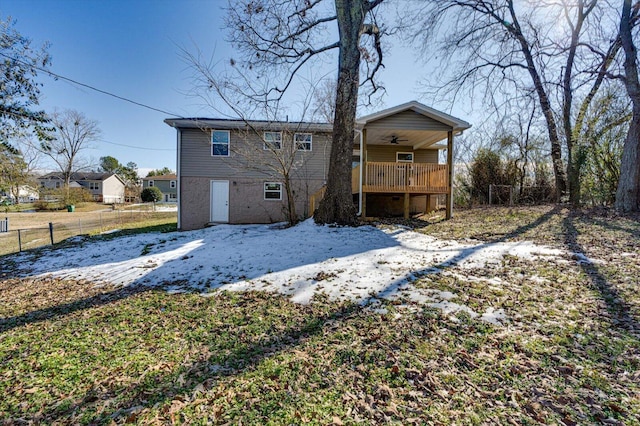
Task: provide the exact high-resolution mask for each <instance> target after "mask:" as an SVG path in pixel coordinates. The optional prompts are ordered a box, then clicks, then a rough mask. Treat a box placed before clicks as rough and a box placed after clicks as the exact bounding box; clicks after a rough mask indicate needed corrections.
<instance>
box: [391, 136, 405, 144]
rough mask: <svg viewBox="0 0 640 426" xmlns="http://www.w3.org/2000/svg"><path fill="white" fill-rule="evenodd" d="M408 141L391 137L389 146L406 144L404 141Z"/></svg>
mask: <svg viewBox="0 0 640 426" xmlns="http://www.w3.org/2000/svg"><path fill="white" fill-rule="evenodd" d="M408 140H409V139H400V138H398V137H397V136H394V135H392V136H391V140H390V141H389V143H390V144H391V145H398V143H400V142H406V141H408Z"/></svg>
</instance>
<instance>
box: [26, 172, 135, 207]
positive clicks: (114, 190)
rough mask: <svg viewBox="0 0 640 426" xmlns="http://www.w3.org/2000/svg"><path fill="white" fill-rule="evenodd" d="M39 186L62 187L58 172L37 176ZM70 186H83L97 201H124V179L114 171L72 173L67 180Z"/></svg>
mask: <svg viewBox="0 0 640 426" xmlns="http://www.w3.org/2000/svg"><path fill="white" fill-rule="evenodd" d="M38 182H39V184H40V188H44V189H57V188H63V187H64V179H63V177H62V174H61V173H60V172H53V173H48V174H46V175H44V176H41V177H39V178H38ZM69 186H70V187H71V188H84V189H86V190H87V191H89V192H90V193H91V195H92V196H93V199H94V200H95V201H97V202H101V203H105V204H111V203H124V188H125V183H124V181H123V180H122V179H121V178H120V177H119V176H118V175H116V174H114V173H95V172H88V173H82V172H77V173H72V174H71V180H70V182H69Z"/></svg>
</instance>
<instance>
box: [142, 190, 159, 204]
mask: <svg viewBox="0 0 640 426" xmlns="http://www.w3.org/2000/svg"><path fill="white" fill-rule="evenodd" d="M140 198H141V199H142V201H144V202H145V203H157V202H158V201H161V200H162V191H160V190H159V189H158V188H157V187H155V186H151V187H149V188H145V189H143V190H142V193H141V194H140Z"/></svg>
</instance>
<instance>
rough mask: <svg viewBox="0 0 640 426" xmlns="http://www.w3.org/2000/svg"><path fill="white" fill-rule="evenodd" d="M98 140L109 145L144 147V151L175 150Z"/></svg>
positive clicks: (172, 149)
mask: <svg viewBox="0 0 640 426" xmlns="http://www.w3.org/2000/svg"><path fill="white" fill-rule="evenodd" d="M97 141H98V142H104V143H108V144H110V145H118V146H124V147H126V148H135V149H144V150H146V151H175V149H174V148H149V147H145V146H135V145H125V144H123V143H116V142H110V141H107V140H104V139H97Z"/></svg>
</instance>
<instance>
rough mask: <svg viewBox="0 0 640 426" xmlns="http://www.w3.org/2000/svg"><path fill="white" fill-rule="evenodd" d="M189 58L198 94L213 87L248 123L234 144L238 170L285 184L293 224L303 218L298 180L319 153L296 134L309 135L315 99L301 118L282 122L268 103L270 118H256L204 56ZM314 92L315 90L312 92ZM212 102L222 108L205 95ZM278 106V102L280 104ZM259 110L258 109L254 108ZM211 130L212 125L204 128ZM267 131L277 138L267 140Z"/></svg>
mask: <svg viewBox="0 0 640 426" xmlns="http://www.w3.org/2000/svg"><path fill="white" fill-rule="evenodd" d="M183 56H184V59H185V61H186V62H187V63H188V64H189V65H190V66H191V67H192V68H193V70H194V76H193V84H194V87H195V93H196V96H200V97H202V96H201V94H202V93H203V90H212V91H213V92H214V93H215V96H216V98H217V99H219V100H220V101H222V103H223V104H224V105H225V106H226V107H227V108H228V109H229V110H230V111H233V114H234V117H233V118H234V119H237V120H238V121H241V122H242V123H244V129H238V133H239V134H240V138H238V140H237V141H236V143H234V144H233V145H231V154H232V155H231V158H230V165H231V166H232V167H233V168H236V169H238V170H250V171H253V172H256V173H258V174H260V175H264V176H265V177H269V178H271V179H273V180H274V181H278V182H281V183H282V184H283V185H284V190H285V194H286V202H287V204H286V208H285V214H286V217H287V221H288V223H289V224H290V225H295V224H296V223H298V222H299V220H300V216H299V215H298V212H297V209H296V199H297V197H296V195H295V193H296V191H295V188H294V186H295V183H294V182H295V181H300V182H304V181H305V180H306V176H305V171H306V164H307V162H308V161H309V160H310V159H311V158H312V156H315V155H316V154H317V151H311V150H308V149H306V145H305V141H303V140H296V139H295V138H296V135H298V136H300V135H306V134H307V133H306V130H307V128H306V125H308V124H309V123H304V117H305V115H306V112H307V110H308V108H309V104H310V102H311V96H307V98H306V99H304V100H303V103H302V107H301V114H302V115H301V118H300V121H299V122H291V123H290V122H288V121H287V122H282V121H280V120H278V116H279V115H280V113H279V111H278V109H277V108H276V107H270V106H269V105H264V108H263V112H262V115H263V116H266V120H252V119H251V118H250V117H247V115H246V113H245V111H244V108H243V105H238V104H237V103H236V102H235V99H236V98H237V92H236V91H235V90H231V91H229V90H227V88H228V85H227V81H225V80H223V79H220V78H219V77H218V76H217V75H216V74H215V72H214V70H213V69H212V67H210V66H208V65H205V62H203V61H202V58H201V56H194V54H192V53H189V52H187V51H184V50H183ZM312 93H313V92H312ZM204 100H205V102H208V103H209V104H208V106H209V107H212V108H214V109H216V110H218V112H220V111H219V110H220V108H217V107H216V106H215V105H214V104H213V103H210V102H211V101H210V100H209V99H207V97H204ZM276 106H277V105H276ZM254 112H255V111H254ZM201 130H203V131H205V132H207V131H209V129H207V128H202V129H201ZM265 132H266V133H268V134H269V135H270V136H273V137H275V139H270V140H266V139H264V138H265ZM323 178H325V176H323Z"/></svg>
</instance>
